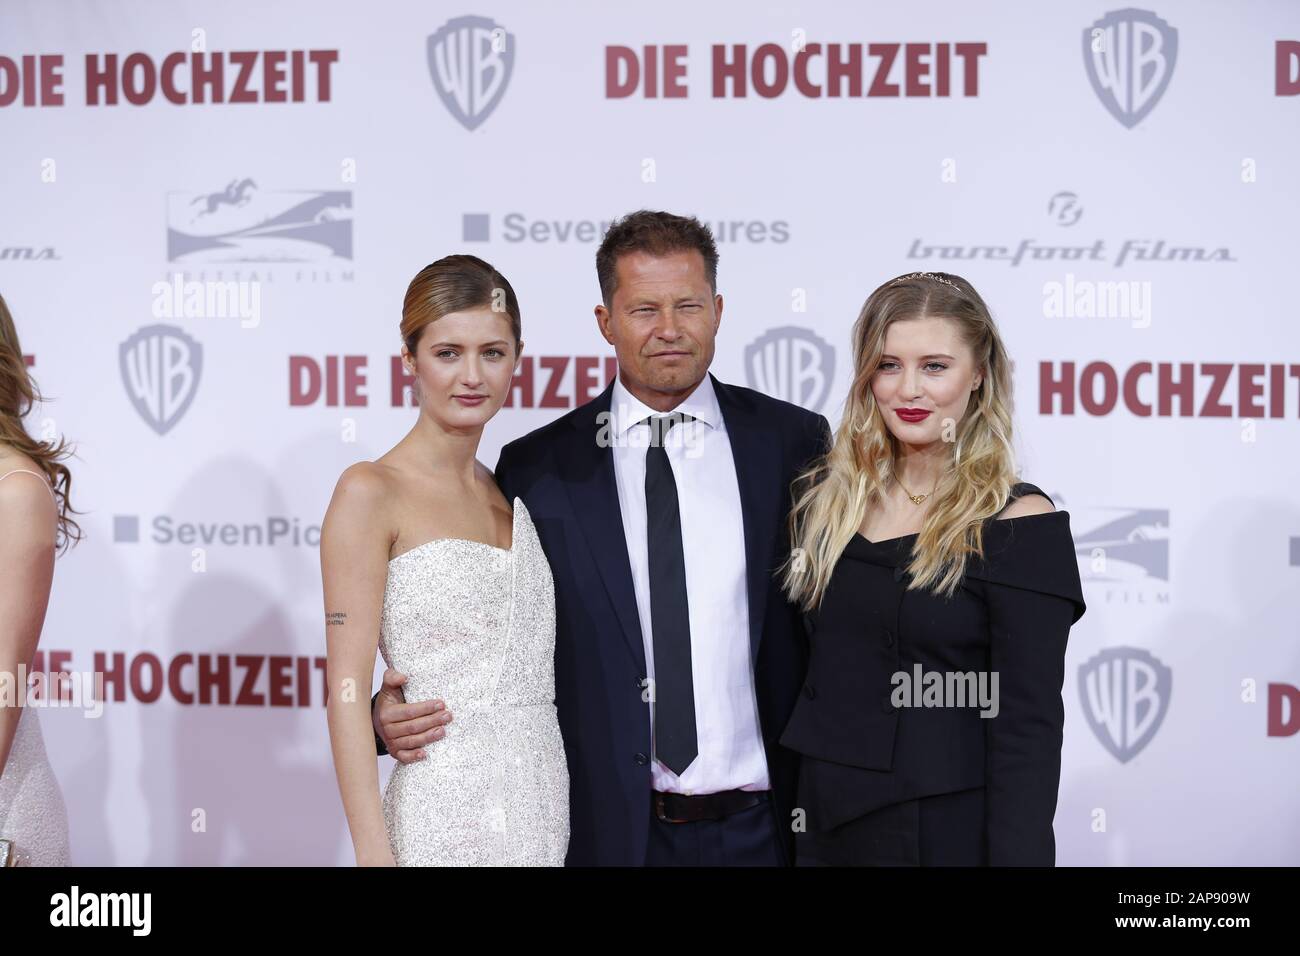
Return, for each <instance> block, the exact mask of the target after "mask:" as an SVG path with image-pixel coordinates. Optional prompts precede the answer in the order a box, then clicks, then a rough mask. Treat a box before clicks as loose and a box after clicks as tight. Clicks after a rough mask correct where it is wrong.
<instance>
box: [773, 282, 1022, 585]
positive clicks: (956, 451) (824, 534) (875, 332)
mask: <svg viewBox="0 0 1300 956" xmlns="http://www.w3.org/2000/svg"><path fill="white" fill-rule="evenodd" d="M925 317H936V318H946V319H951V320H952V321H953V322H955V323H956V324H957V327H958V329H959V334H960V335H961V338H962V341H964V342H965V343H966V344H967V345H968V346H970V349H971V351H972V353H973V355H974V358H975V366H976V368H978V369H982V371H983V374H982V376H981V380H980V385H979V388H978V389H976V390H975V391H974V394H973V396H972V398H971V402H970V404H969V405H968V406H967V410H966V414H965V415H963V416H962V418H961V420H960V421H959V422H958V423H957V427H956V432H955V436H954V438H953V440H952V441H951V442H949V444H950V445H951V449H952V452H951V467H949V468H947V469H946V470H945V471H944V473H943V475H942V477H941V478H940V479H939V482H938V484H937V485H936V487H935V490H934V492H933V493H932V503H931V507H930V510H929V512H928V513H927V514H926V517H925V521H924V523H923V524H922V526H921V531H920V533H919V535H918V536H917V539H916V543H915V545H914V546H913V548H912V554H911V562H910V563H909V565H908V568H907V570H908V571H909V572H910V574H911V582H910V583H909V584H908V588H909V589H920V588H929V589H931V591H932V592H933V593H935V594H938V595H941V596H944V597H948V596H951V595H952V594H953V592H954V591H956V590H957V587H958V585H959V584H960V583H961V579H962V577H963V575H964V574H965V571H966V562H967V560H968V559H969V558H970V556H971V555H982V554H983V544H984V539H983V532H984V522H985V521H986V520H987V519H989V518H992V517H993V516H995V515H996V514H997V513H998V512H999V511H1001V510H1002V509H1003V508H1004V507H1006V504H1007V501H1008V499H1009V498H1010V494H1011V488H1012V486H1013V485H1014V484H1015V481H1016V474H1015V472H1016V469H1015V453H1014V450H1013V448H1012V444H1011V373H1010V368H1009V362H1008V359H1007V353H1006V349H1005V348H1004V347H1003V345H1002V339H1001V337H1000V336H999V335H998V330H997V326H996V325H994V323H993V316H992V315H991V314H990V313H989V309H988V306H987V305H985V304H984V300H983V299H981V298H980V296H979V293H978V292H976V291H975V289H974V288H973V287H972V286H971V284H970V283H969V282H967V281H966V280H965V279H963V278H962V277H961V276H956V275H952V274H950V273H945V272H926V273H912V274H910V275H906V276H899V277H898V278H896V279H892V280H890V281H889V282H886V283H885V284H884V285H882V286H880V288H878V289H876V291H875V292H873V293H871V296H870V297H869V298H868V299H867V301H866V304H865V305H863V307H862V311H861V312H860V313H859V314H858V319H857V322H855V323H854V325H853V367H854V369H855V374H854V378H853V383H852V386H851V387H850V389H849V394H848V397H847V399H846V400H845V408H844V417H843V418H842V419H841V421H840V427H839V430H838V431H837V432H836V435H835V443H834V445H833V447H832V448H831V450H830V451H829V452H828V453H827V454H826V455H824V456H822V457H821V458H818V459H816V460H814V461H813V462H812V464H811V465H810V466H809V467H808V469H807V470H806V471H804V472H803V473H802V474H801V475H799V477H798V478H796V479H795V482H794V484H793V486H792V489H791V491H792V495H793V500H794V504H793V507H792V509H791V511H790V518H789V535H790V543H791V551H790V557H789V558H788V559H787V560H786V561H785V562H784V564H783V565H782V567H781V568H779V569H778V572H779V573H780V574H781V582H782V587H783V588H784V589H785V592H786V594H787V595H788V596H789V598H790V600H791V601H793V602H795V603H797V604H798V605H800V606H801V607H802V608H803V609H804V610H805V611H812V610H815V609H816V608H817V607H819V606H820V605H821V600H822V597H823V595H824V594H825V593H826V587H827V585H828V584H829V583H830V578H831V572H832V571H833V570H834V568H835V564H836V562H837V561H838V560H839V558H840V555H841V554H842V553H843V551H844V548H845V546H846V545H847V544H848V543H849V541H850V540H851V539H852V538H853V535H854V534H855V533H856V532H857V530H858V528H859V526H860V525H861V524H862V519H863V517H864V516H865V515H866V513H867V509H868V508H870V507H872V506H873V505H875V504H877V503H878V502H879V501H880V500H881V499H882V496H883V495H884V493H885V492H886V491H887V490H888V488H889V485H890V483H891V482H894V481H897V479H896V478H895V477H894V459H895V455H896V453H897V442H896V440H895V439H894V437H893V435H892V434H890V432H889V429H888V427H887V426H886V424H885V420H884V417H883V413H882V412H881V411H880V409H879V407H878V406H877V404H876V398H875V395H874V393H873V392H872V390H871V381H872V378H873V376H874V375H875V373H876V370H877V368H878V367H879V365H880V358H881V355H882V354H883V352H884V347H885V334H886V333H887V332H888V331H889V327H890V326H891V325H893V324H894V323H895V322H901V321H903V320H905V319H913V318H925Z"/></svg>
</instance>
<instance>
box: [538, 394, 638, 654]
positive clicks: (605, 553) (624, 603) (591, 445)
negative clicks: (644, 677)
mask: <svg viewBox="0 0 1300 956" xmlns="http://www.w3.org/2000/svg"><path fill="white" fill-rule="evenodd" d="M613 391H614V383H613V382H610V384H609V385H608V386H607V387H606V388H605V391H603V392H602V393H601V394H600V395H599V396H598V397H596V398H595V399H593V400H592V401H591V402H589V403H588V404H587V405H585V406H583V408H581V409H579V412H580V414H577V415H575V416H574V417H573V425H574V427H573V429H572V430H571V431H569V432H568V433H567V434H566V435H564V436H563V440H564V441H565V442H567V443H568V447H567V448H565V449H563V450H562V452H561V454H560V455H559V456H558V458H559V468H560V472H561V475H562V477H563V479H564V480H563V482H562V483H563V485H564V488H565V490H566V491H567V492H568V494H569V504H570V506H571V507H572V508H573V513H574V515H575V516H576V517H577V519H578V525H579V527H581V528H582V532H583V535H584V537H586V539H587V546H588V547H589V548H590V549H591V553H592V557H594V558H595V561H596V568H597V570H598V571H599V573H600V578H601V581H602V582H603V583H604V586H605V590H606V591H607V592H608V593H609V598H610V601H611V602H612V603H613V605H614V612H615V614H617V615H618V622H619V624H620V625H621V626H622V631H623V639H624V641H625V642H626V643H627V647H628V650H629V651H630V652H631V654H632V658H633V660H635V661H636V662H637V665H638V666H639V667H640V668H641V670H640V673H641V674H645V672H646V662H645V643H644V641H643V639H642V636H641V618H640V615H639V613H638V611H637V603H636V589H635V588H634V587H633V585H632V566H631V564H630V563H629V562H628V558H627V538H626V537H625V536H624V534H623V512H622V510H621V509H620V508H619V505H618V484H617V481H616V480H615V478H614V452H613V449H612V448H611V447H610V444H609V437H610V431H609V417H608V413H609V408H610V397H611V395H612V394H613ZM602 413H604V414H603V415H602ZM602 433H603V435H604V436H605V439H606V441H605V445H604V446H603V447H602V446H601V445H600V444H599V443H598V438H599V437H600V436H601V434H602Z"/></svg>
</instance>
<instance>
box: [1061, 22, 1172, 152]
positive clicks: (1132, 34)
mask: <svg viewBox="0 0 1300 956" xmlns="http://www.w3.org/2000/svg"><path fill="white" fill-rule="evenodd" d="M1177 60H1178V31H1177V30H1175V29H1174V28H1173V27H1171V26H1170V25H1169V24H1168V23H1166V22H1165V21H1164V20H1161V19H1160V18H1159V17H1158V16H1156V15H1155V14H1154V13H1152V12H1150V11H1149V10H1135V9H1132V8H1129V9H1126V10H1114V11H1112V12H1110V13H1108V14H1106V15H1105V16H1104V17H1102V18H1101V19H1100V20H1098V21H1097V22H1096V23H1094V24H1093V25H1092V26H1090V27H1087V28H1085V29H1084V31H1083V63H1084V66H1086V67H1087V69H1088V79H1089V80H1090V81H1091V82H1092V88H1093V91H1094V92H1096V94H1097V98H1098V99H1100V100H1101V101H1102V103H1103V104H1104V105H1105V107H1106V109H1108V110H1110V115H1111V116H1113V117H1115V119H1117V120H1119V121H1120V122H1121V123H1123V124H1124V125H1125V126H1127V127H1128V128H1129V129H1132V128H1133V127H1134V126H1136V125H1137V124H1138V123H1140V122H1142V120H1143V118H1145V117H1146V115H1147V114H1148V113H1150V112H1151V111H1152V110H1153V109H1155V107H1156V104H1157V103H1159V102H1160V97H1162V96H1163V95H1164V92H1165V90H1166V89H1167V88H1168V86H1169V80H1170V78H1171V77H1172V76H1173V75H1174V64H1175V63H1176V62H1177Z"/></svg>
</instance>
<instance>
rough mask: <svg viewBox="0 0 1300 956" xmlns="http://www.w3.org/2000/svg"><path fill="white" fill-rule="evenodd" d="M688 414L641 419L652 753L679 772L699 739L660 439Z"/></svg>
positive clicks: (677, 521)
mask: <svg viewBox="0 0 1300 956" xmlns="http://www.w3.org/2000/svg"><path fill="white" fill-rule="evenodd" d="M691 418H692V416H690V415H685V414H683V413H681V412H675V413H673V414H671V415H659V416H652V417H650V418H647V419H645V421H646V422H647V423H648V424H649V425H650V447H649V448H647V449H646V456H645V508H646V532H647V539H648V544H649V549H648V551H649V563H650V630H651V643H652V646H653V653H654V665H655V676H654V701H655V756H656V757H657V758H658V759H659V760H660V761H662V762H663V764H664V765H665V766H666V767H668V768H669V769H670V770H672V772H673V773H675V774H677V775H678V776H681V775H682V773H683V772H684V771H685V770H686V768H687V767H688V766H690V763H691V761H692V760H694V759H695V755H696V754H697V753H698V752H699V743H698V741H697V739H696V735H695V683H694V681H693V679H692V676H691V621H690V614H689V607H688V605H687V601H686V556H685V554H684V552H683V550H682V517H681V507H680V505H679V504H678V501H677V482H676V481H674V480H673V469H672V466H671V465H670V464H669V463H668V453H667V452H666V451H665V450H664V447H663V445H664V439H665V438H667V437H668V432H669V430H670V429H671V428H672V427H673V426H674V425H676V424H677V423H678V422H680V421H684V420H687V419H691ZM692 420H693V419H692Z"/></svg>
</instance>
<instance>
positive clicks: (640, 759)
mask: <svg viewBox="0 0 1300 956" xmlns="http://www.w3.org/2000/svg"><path fill="white" fill-rule="evenodd" d="M632 759H633V760H635V761H636V762H637V765H638V766H641V767H644V766H645V765H646V764H648V763H649V762H650V758H649V757H647V756H646V755H645V754H637V755H636V756H635V757H633V758H632Z"/></svg>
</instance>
